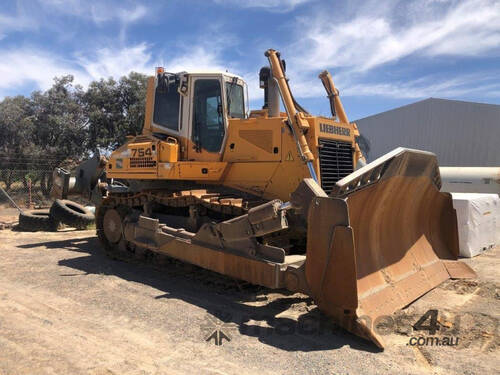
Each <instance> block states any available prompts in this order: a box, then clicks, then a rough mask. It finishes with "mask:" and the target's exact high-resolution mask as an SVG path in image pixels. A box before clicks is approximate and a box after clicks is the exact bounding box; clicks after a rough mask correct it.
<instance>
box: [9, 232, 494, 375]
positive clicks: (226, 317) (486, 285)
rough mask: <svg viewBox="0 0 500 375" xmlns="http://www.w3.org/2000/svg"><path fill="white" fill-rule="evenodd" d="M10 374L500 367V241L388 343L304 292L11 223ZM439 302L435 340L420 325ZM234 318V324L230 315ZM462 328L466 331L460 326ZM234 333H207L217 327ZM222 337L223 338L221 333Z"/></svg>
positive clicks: (394, 328) (401, 323) (425, 301)
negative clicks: (157, 261) (107, 249)
mask: <svg viewBox="0 0 500 375" xmlns="http://www.w3.org/2000/svg"><path fill="white" fill-rule="evenodd" d="M0 249H1V252H0V375H7V374H9V375H10V374H34V373H36V374H163V373H168V374H175V373H187V372H191V373H203V374H205V373H206V374H236V373H237V374H239V375H241V374H247V373H260V374H266V373H270V374H271V373H272V374H276V373H283V374H285V373H286V374H288V373H313V374H323V373H325V374H326V373H328V374H367V373H370V374H379V373H380V374H383V373H410V374H420V373H435V374H454V373H457V374H458V373H460V374H493V373H495V372H496V370H497V369H498V368H500V360H499V356H498V346H497V345H498V336H497V322H498V318H499V316H498V311H500V310H499V295H498V272H497V270H498V266H499V253H500V249H499V248H496V249H490V250H488V251H487V252H486V253H484V254H483V255H481V256H479V257H476V258H474V259H470V260H466V262H468V263H469V264H470V265H471V266H472V267H473V268H474V269H475V270H476V272H477V273H478V275H479V277H478V279H477V280H468V281H466V280H456V281H448V282H446V283H444V284H443V285H442V286H440V287H438V288H436V289H434V290H433V291H431V292H429V293H428V294H426V295H425V296H424V297H422V298H421V299H419V300H418V301H416V302H415V303H414V304H412V305H411V306H410V307H409V308H407V309H406V310H404V311H402V312H399V313H398V314H396V315H395V318H397V324H395V325H390V326H389V327H388V329H387V335H386V337H385V338H386V341H387V348H386V349H385V351H380V350H378V349H377V348H376V347H375V346H374V345H373V344H371V343H370V342H366V341H364V340H362V339H360V338H358V337H356V336H353V335H351V334H349V333H347V332H345V331H343V330H341V329H339V328H338V327H336V326H335V325H333V324H331V323H330V322H329V321H328V319H327V318H326V317H325V316H324V315H322V314H321V313H319V312H318V310H317V309H316V307H315V306H314V304H313V303H312V301H311V300H310V299H309V298H307V297H305V296H303V295H300V294H281V293H276V292H274V291H270V290H267V289H262V288H259V287H255V286H248V285H245V284H241V283H238V282H235V281H227V280H226V279H225V278H223V277H218V276H216V275H215V274H212V273H210V272H199V271H198V270H197V269H196V268H192V267H189V266H182V265H179V264H171V265H168V266H166V268H165V269H164V270H162V271H158V270H155V269H152V268H151V267H148V266H146V265H137V264H127V263H123V262H119V261H114V260H111V259H108V258H106V257H105V256H104V255H103V254H102V252H101V250H100V246H99V243H98V241H97V238H96V237H95V233H94V231H79V232H76V231H64V232H58V233H41V232H38V233H21V232H16V231H11V230H2V231H0ZM429 309H438V310H439V315H438V322H439V326H440V327H441V329H440V331H438V333H436V335H435V336H436V337H439V338H443V337H445V336H450V337H452V338H459V344H458V345H457V346H456V347H450V346H421V347H419V346H411V345H409V344H408V343H409V340H410V339H411V338H412V337H418V336H420V335H422V334H423V333H422V331H419V332H413V331H412V328H411V327H412V325H413V324H414V323H415V322H416V321H417V320H418V318H419V317H420V316H421V315H422V314H423V313H425V312H426V311H427V310H429ZM224 322H225V323H224ZM458 326H459V327H458ZM216 328H220V331H219V332H223V333H224V334H225V335H226V336H228V337H229V339H230V341H228V340H225V339H222V345H215V340H209V341H206V339H207V338H208V337H209V336H210V335H211V333H212V332H214V330H215V331H217V330H216ZM219 337H221V336H219Z"/></svg>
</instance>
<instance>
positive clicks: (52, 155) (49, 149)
mask: <svg viewBox="0 0 500 375" xmlns="http://www.w3.org/2000/svg"><path fill="white" fill-rule="evenodd" d="M82 97H83V90H82V88H81V86H79V85H76V86H74V85H73V76H71V75H68V76H64V77H60V78H54V85H53V86H52V87H51V88H50V89H48V90H47V91H45V92H43V93H42V92H40V91H36V92H34V93H33V94H32V96H31V100H32V103H33V109H34V110H33V125H34V127H33V134H32V137H33V144H32V149H31V150H30V153H31V155H33V159H34V165H36V164H37V161H38V164H43V165H44V166H45V168H46V169H47V170H46V171H44V172H42V173H41V175H40V180H41V187H42V191H43V193H44V194H46V195H48V193H49V190H50V185H51V179H52V173H51V170H52V169H53V168H55V167H56V166H58V165H60V164H61V163H62V162H63V161H64V160H66V159H68V158H81V157H82V155H83V154H84V153H85V151H86V149H85V140H86V138H87V119H86V117H85V113H84V110H83V105H82Z"/></svg>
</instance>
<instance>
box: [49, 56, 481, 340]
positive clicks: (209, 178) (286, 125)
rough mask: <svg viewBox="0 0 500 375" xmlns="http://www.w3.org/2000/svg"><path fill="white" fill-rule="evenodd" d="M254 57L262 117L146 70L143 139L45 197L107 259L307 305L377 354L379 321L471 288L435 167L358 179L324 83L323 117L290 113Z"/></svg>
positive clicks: (405, 158)
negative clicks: (68, 211)
mask: <svg viewBox="0 0 500 375" xmlns="http://www.w3.org/2000/svg"><path fill="white" fill-rule="evenodd" d="M265 56H266V57H267V58H268V60H269V66H266V67H264V68H262V69H261V71H260V73H259V80H260V86H261V88H263V89H264V106H263V108H262V109H260V110H254V111H251V112H248V111H247V103H248V97H247V96H248V95H247V86H246V83H245V82H244V80H243V79H242V78H241V77H238V76H236V75H233V74H230V73H222V72H218V73H207V72H204V73H196V72H181V73H168V72H165V71H164V70H163V68H157V69H156V75H155V76H153V77H150V78H149V80H148V87H147V98H146V108H145V121H144V127H143V130H142V133H141V134H140V135H138V136H133V137H129V139H128V141H127V142H126V143H125V144H124V145H123V146H121V147H119V148H118V149H116V150H115V151H114V152H113V153H112V154H111V155H110V157H109V158H108V159H105V158H103V157H99V156H98V155H95V156H94V158H93V159H91V160H89V161H87V162H85V163H84V164H82V165H81V166H80V167H79V168H78V169H77V171H76V176H75V177H70V174H69V173H68V172H67V171H64V170H62V169H57V170H56V171H55V172H54V192H55V195H57V196H59V197H65V196H66V195H68V194H71V193H74V192H80V193H83V194H84V195H86V196H87V197H88V198H91V199H92V200H93V201H94V202H95V203H96V205H97V210H96V226H97V234H98V237H99V239H100V241H101V243H102V246H103V247H104V249H105V250H106V251H107V252H108V253H111V254H112V255H120V257H121V256H125V255H133V254H136V253H143V252H144V251H149V252H152V253H159V254H163V255H167V256H169V257H172V258H175V259H178V260H181V261H185V262H188V263H191V264H194V265H197V266H200V267H202V268H205V269H209V270H212V271H215V272H218V273H220V274H224V275H228V276H230V277H233V278H236V279H241V280H245V281H247V282H250V283H253V284H258V285H262V286H265V287H268V288H283V289H288V290H291V291H297V292H302V293H304V294H306V295H309V296H311V297H312V298H313V299H314V301H315V303H316V304H317V306H318V307H319V309H321V310H322V311H323V312H325V313H326V314H327V315H329V316H331V317H332V318H333V319H334V320H335V321H336V322H337V323H338V324H340V325H341V326H343V327H345V328H346V329H347V330H349V331H351V332H353V333H355V334H357V335H359V336H362V337H364V338H367V339H370V340H372V341H373V342H374V343H375V344H376V345H378V346H379V347H383V340H382V338H381V337H380V335H379V334H377V330H376V329H375V326H374V323H375V321H376V319H377V317H380V316H383V315H387V314H392V313H393V312H394V311H396V310H398V309H400V308H403V307H404V306H406V305H408V304H409V303H411V302H412V301H414V300H415V299H417V298H418V297H420V296H421V295H423V294H424V293H426V292H428V291H429V290H431V289H432V288H434V287H436V286H437V285H439V284H440V283H441V282H443V281H445V280H447V279H449V278H461V277H472V276H474V273H473V271H472V270H471V269H470V268H469V267H468V266H467V265H465V264H463V263H461V262H458V261H457V260H456V259H457V255H458V235H457V220H456V215H455V211H454V209H453V206H452V200H451V197H450V195H449V194H447V193H441V192H440V191H439V190H440V184H441V183H440V175H439V168H438V165H437V162H436V157H435V155H434V154H432V153H429V152H424V151H418V150H411V149H405V148H398V149H395V150H394V151H392V152H390V153H388V154H386V155H384V156H383V157H381V158H379V159H377V160H375V161H373V162H371V163H369V164H366V162H365V159H364V157H363V155H362V152H361V150H360V148H359V146H358V143H357V140H358V136H359V132H358V129H357V127H356V124H354V123H351V122H349V121H348V119H347V116H346V114H345V111H344V109H343V107H342V103H341V101H340V97H339V94H338V91H337V90H336V88H335V86H334V84H333V80H332V78H331V76H330V74H329V73H328V72H323V73H321V74H320V78H321V81H322V82H323V84H324V86H325V89H326V91H327V96H328V98H329V100H330V104H331V108H332V117H322V116H313V115H311V114H309V113H308V112H307V111H306V110H305V109H304V108H302V107H301V106H300V105H299V104H298V103H297V102H296V100H295V99H294V97H293V95H292V93H291V90H290V87H289V84H288V79H287V77H286V75H285V64H284V61H283V60H282V59H281V57H280V53H279V52H277V51H275V50H271V49H270V50H268V51H267V52H266V53H265ZM281 105H282V106H283V108H284V109H285V112H281V111H280V106H281Z"/></svg>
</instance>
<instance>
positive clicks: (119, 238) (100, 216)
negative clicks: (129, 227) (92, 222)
mask: <svg viewBox="0 0 500 375" xmlns="http://www.w3.org/2000/svg"><path fill="white" fill-rule="evenodd" d="M129 211H130V209H129V208H128V207H125V206H116V207H113V206H107V205H102V206H100V207H99V208H98V210H97V214H96V229H97V236H98V237H99V240H100V242H101V244H102V246H103V247H104V249H105V251H106V253H107V254H108V255H109V256H110V257H112V258H115V259H122V260H127V259H128V258H130V256H131V255H132V254H131V253H132V252H131V251H130V249H129V247H130V246H129V244H128V243H127V241H126V240H125V238H124V236H123V223H124V220H125V217H126V216H127V214H128V213H129Z"/></svg>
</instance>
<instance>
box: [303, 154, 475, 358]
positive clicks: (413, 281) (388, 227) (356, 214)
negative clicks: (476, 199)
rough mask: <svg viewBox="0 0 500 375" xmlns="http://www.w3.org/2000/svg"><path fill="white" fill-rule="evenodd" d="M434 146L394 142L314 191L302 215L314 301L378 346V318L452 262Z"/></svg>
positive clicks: (448, 208) (450, 229)
mask: <svg viewBox="0 0 500 375" xmlns="http://www.w3.org/2000/svg"><path fill="white" fill-rule="evenodd" d="M440 184H441V183H440V176H439V168H438V165H437V162H436V157H435V155H434V154H432V153H428V152H423V151H417V150H410V149H404V148H398V149H396V150H394V151H392V152H390V153H388V154H386V155H385V156H383V157H381V158H379V159H377V160H375V161H374V162H372V163H370V164H368V165H366V166H365V167H363V168H361V169H359V170H358V171H356V172H354V173H352V174H351V175H349V176H347V177H346V178H344V179H342V180H340V181H339V182H337V184H336V186H335V188H334V191H333V192H332V194H331V196H330V197H319V196H317V197H315V198H314V199H313V201H312V202H311V205H310V209H309V215H308V236H307V238H308V243H307V258H306V266H305V267H306V270H305V272H306V280H307V283H308V285H309V287H310V290H311V294H312V296H313V298H314V299H315V301H316V303H317V304H318V306H319V308H320V309H321V310H323V311H324V312H325V313H327V314H329V315H331V316H333V317H334V318H335V320H336V321H337V322H338V323H339V324H340V325H342V326H343V327H345V328H346V329H348V330H350V331H351V332H353V333H355V334H357V335H360V336H363V337H365V338H368V339H371V340H372V341H374V342H375V343H376V344H377V345H378V346H379V347H381V348H383V340H382V338H381V336H380V335H379V334H378V333H377V332H376V323H377V318H379V319H380V317H383V316H386V315H390V314H392V313H394V312H395V311H396V310H398V309H401V308H403V307H405V306H406V305H408V304H409V303H411V302H412V301H414V300H415V299H417V298H418V297H420V296H421V295H423V294H424V293H426V292H428V291H429V290H431V289H433V288H434V287H436V286H437V285H439V284H440V283H442V282H443V281H445V280H447V279H448V278H462V277H474V276H475V274H474V272H473V271H472V270H471V269H470V268H469V267H468V266H467V265H466V264H464V263H461V262H457V261H456V259H457V256H458V234H457V220H456V214H455V210H454V209H453V205H452V199H451V196H450V194H448V193H440V192H439V189H440Z"/></svg>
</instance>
